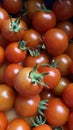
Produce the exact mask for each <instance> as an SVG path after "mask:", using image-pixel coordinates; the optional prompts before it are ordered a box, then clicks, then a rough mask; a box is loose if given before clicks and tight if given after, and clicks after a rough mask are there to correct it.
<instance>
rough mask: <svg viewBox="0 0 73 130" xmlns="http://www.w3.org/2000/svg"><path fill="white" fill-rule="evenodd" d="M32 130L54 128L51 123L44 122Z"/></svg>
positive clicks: (49, 129) (50, 129)
mask: <svg viewBox="0 0 73 130" xmlns="http://www.w3.org/2000/svg"><path fill="white" fill-rule="evenodd" d="M32 130H52V128H51V126H50V125H47V124H42V125H39V126H36V127H34V128H32Z"/></svg>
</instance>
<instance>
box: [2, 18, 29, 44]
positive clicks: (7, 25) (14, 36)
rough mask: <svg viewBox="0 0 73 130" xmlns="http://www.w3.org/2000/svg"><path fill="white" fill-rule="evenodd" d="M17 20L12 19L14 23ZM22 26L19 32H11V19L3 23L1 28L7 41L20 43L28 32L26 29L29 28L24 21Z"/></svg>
mask: <svg viewBox="0 0 73 130" xmlns="http://www.w3.org/2000/svg"><path fill="white" fill-rule="evenodd" d="M15 19H16V18H12V21H15ZM19 25H20V26H21V28H23V29H21V30H19V31H18V32H14V31H10V29H11V20H10V18H9V19H7V20H5V21H4V22H3V23H2V27H1V33H2V35H3V37H4V38H5V39H7V40H8V41H9V42H15V41H19V40H22V37H23V35H24V33H25V31H26V28H27V24H26V23H25V22H24V21H23V20H20V24H19Z"/></svg>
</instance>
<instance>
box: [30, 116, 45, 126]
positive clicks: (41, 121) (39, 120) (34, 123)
mask: <svg viewBox="0 0 73 130" xmlns="http://www.w3.org/2000/svg"><path fill="white" fill-rule="evenodd" d="M31 121H32V126H34V127H36V126H39V125H42V124H45V122H46V118H44V119H43V118H42V116H41V115H39V116H36V117H35V121H34V120H33V119H32V118H31Z"/></svg>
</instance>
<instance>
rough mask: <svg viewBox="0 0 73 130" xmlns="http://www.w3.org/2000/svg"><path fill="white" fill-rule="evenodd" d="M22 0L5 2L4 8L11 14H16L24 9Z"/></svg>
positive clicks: (5, 0) (4, 0)
mask: <svg viewBox="0 0 73 130" xmlns="http://www.w3.org/2000/svg"><path fill="white" fill-rule="evenodd" d="M22 4H23V3H22V0H3V1H2V5H3V8H5V10H6V11H7V12H9V13H12V14H15V13H18V12H19V11H20V9H21V8H22Z"/></svg>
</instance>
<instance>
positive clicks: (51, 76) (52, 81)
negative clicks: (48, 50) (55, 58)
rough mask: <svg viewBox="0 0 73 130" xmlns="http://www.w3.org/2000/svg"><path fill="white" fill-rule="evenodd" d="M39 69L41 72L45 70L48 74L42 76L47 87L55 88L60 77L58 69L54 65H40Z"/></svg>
mask: <svg viewBox="0 0 73 130" xmlns="http://www.w3.org/2000/svg"><path fill="white" fill-rule="evenodd" d="M39 71H40V72H41V73H44V72H47V73H48V74H47V75H45V76H44V83H45V84H46V85H47V86H48V89H53V88H55V87H56V86H57V85H58V83H59V81H60V78H61V74H60V71H59V70H58V69H56V68H54V67H47V66H42V67H40V69H39Z"/></svg>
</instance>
